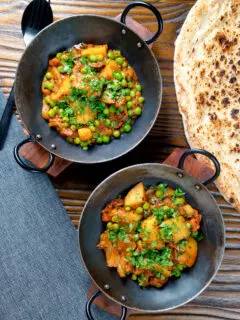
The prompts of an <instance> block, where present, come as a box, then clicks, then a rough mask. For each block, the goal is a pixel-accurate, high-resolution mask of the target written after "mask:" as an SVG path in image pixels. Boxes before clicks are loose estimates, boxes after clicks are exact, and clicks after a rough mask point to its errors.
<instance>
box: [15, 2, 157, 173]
mask: <svg viewBox="0 0 240 320" xmlns="http://www.w3.org/2000/svg"><path fill="white" fill-rule="evenodd" d="M135 6H143V7H147V8H148V9H150V10H151V11H152V12H153V13H154V14H155V16H156V19H157V23H158V29H157V32H156V34H155V35H154V36H153V37H152V38H151V39H149V40H146V41H145V40H143V39H141V38H140V37H139V36H138V35H137V34H136V33H135V32H134V31H132V30H131V29H130V28H128V27H127V26H126V24H125V22H126V16H127V14H128V12H129V10H130V9H132V8H133V7H135ZM162 28H163V22H162V18H161V15H160V13H159V12H158V10H157V9H156V8H155V7H154V6H152V5H151V4H149V3H145V2H142V1H138V2H133V3H131V4H129V5H128V6H127V7H126V8H125V9H124V11H123V13H122V16H121V23H120V22H117V21H116V20H113V19H110V18H105V17H102V16H97V15H77V16H73V17H69V18H65V19H62V20H59V21H56V22H54V23H53V24H51V25H50V26H48V27H46V28H45V29H44V30H43V31H41V32H40V33H39V34H38V35H37V36H36V38H35V39H34V40H33V41H32V42H31V43H30V45H29V46H28V47H27V49H26V50H25V52H24V54H23V56H22V58H21V61H20V63H19V66H18V70H17V75H16V85H15V97H16V106H17V110H18V112H19V114H20V116H21V120H22V122H23V124H24V126H25V128H26V129H27V130H28V132H29V133H30V137H31V138H30V139H29V138H28V139H26V140H24V141H22V142H21V143H19V144H18V145H17V146H16V147H15V150H14V155H15V159H16V161H17V162H18V164H19V165H21V166H22V167H23V168H24V169H28V170H31V171H46V170H48V169H49V167H50V166H51V164H52V163H53V160H54V155H56V156H58V157H60V158H64V159H66V160H69V161H72V162H78V163H84V164H93V163H102V162H106V161H109V160H113V159H116V158H118V157H120V156H122V155H124V154H126V153H127V152H129V151H130V150H132V149H133V148H135V147H136V146H137V145H138V144H139V143H140V142H141V141H142V140H143V139H144V138H145V137H146V135H147V134H148V132H149V131H150V130H151V128H152V126H153V124H154V122H155V120H156V118H157V116H158V112H159V109H160V105H161V99H162V80H161V75H160V70H159V66H158V63H157V60H156V58H155V57H154V55H153V53H152V51H151V50H150V49H149V47H148V44H150V43H152V42H153V41H155V40H156V39H157V38H158V37H159V36H160V34H161V32H162ZM81 42H85V43H93V44H108V46H109V48H111V49H116V50H120V51H121V52H122V54H123V55H124V56H125V57H126V58H127V59H128V61H129V63H130V64H131V66H132V67H133V68H134V70H135V71H136V73H137V76H138V79H139V81H140V82H141V84H142V87H143V93H144V97H145V103H144V110H143V114H142V116H141V117H139V118H138V119H137V120H136V122H135V123H134V126H133V130H132V132H131V133H129V134H124V135H123V136H122V137H121V138H120V139H116V140H113V141H112V142H111V143H110V144H106V145H101V146H99V145H95V146H94V147H93V148H91V149H90V150H88V151H87V152H86V151H83V150H82V149H81V148H79V147H77V146H76V145H73V144H70V143H68V142H67V141H66V140H65V139H64V138H63V137H62V136H61V135H60V134H59V133H58V132H57V131H56V130H55V129H52V128H50V127H49V126H48V123H47V121H46V120H45V119H43V118H42V115H41V109H42V92H41V83H42V79H43V76H44V73H45V71H46V68H47V66H48V61H49V59H50V58H51V57H53V56H55V54H56V52H59V51H62V50H65V49H67V48H70V47H72V46H73V45H75V44H78V43H81ZM29 141H36V142H38V143H39V144H40V145H41V146H42V147H43V148H45V149H46V150H47V151H48V152H49V153H50V158H49V163H48V164H47V165H46V166H45V167H44V168H42V169H39V168H35V167H31V166H29V165H28V164H27V163H25V162H23V161H22V159H21V158H20V156H19V149H20V147H21V146H22V145H23V144H25V143H28V142H29Z"/></svg>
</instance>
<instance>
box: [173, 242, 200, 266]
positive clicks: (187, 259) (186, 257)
mask: <svg viewBox="0 0 240 320" xmlns="http://www.w3.org/2000/svg"><path fill="white" fill-rule="evenodd" d="M197 254H198V245H197V241H196V240H195V239H194V238H192V237H190V238H189V240H188V242H187V243H186V245H185V252H184V253H183V254H181V255H179V256H178V261H179V262H180V263H181V264H184V265H185V266H187V267H192V266H193V265H194V263H195V261H196V258H197Z"/></svg>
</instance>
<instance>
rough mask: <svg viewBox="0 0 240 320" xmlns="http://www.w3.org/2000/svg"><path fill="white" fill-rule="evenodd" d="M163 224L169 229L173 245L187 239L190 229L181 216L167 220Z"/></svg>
mask: <svg viewBox="0 0 240 320" xmlns="http://www.w3.org/2000/svg"><path fill="white" fill-rule="evenodd" d="M164 224H165V225H167V226H170V227H171V231H172V240H173V241H174V242H175V243H176V242H179V241H181V240H183V239H187V238H188V237H189V233H190V228H189V226H188V225H187V222H186V220H185V219H184V218H183V216H178V217H175V218H171V219H167V220H165V221H164Z"/></svg>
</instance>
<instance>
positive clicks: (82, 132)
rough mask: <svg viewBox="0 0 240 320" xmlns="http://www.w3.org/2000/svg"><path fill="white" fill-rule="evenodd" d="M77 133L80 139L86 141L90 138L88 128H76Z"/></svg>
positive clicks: (90, 132) (90, 133)
mask: <svg viewBox="0 0 240 320" xmlns="http://www.w3.org/2000/svg"><path fill="white" fill-rule="evenodd" d="M78 135H79V138H80V140H81V141H88V140H90V139H92V131H91V130H90V129H89V128H81V129H78Z"/></svg>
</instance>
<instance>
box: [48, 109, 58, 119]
mask: <svg viewBox="0 0 240 320" xmlns="http://www.w3.org/2000/svg"><path fill="white" fill-rule="evenodd" d="M48 115H49V117H50V118H53V117H55V115H56V111H55V110H54V109H50V110H49V111H48Z"/></svg>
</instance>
